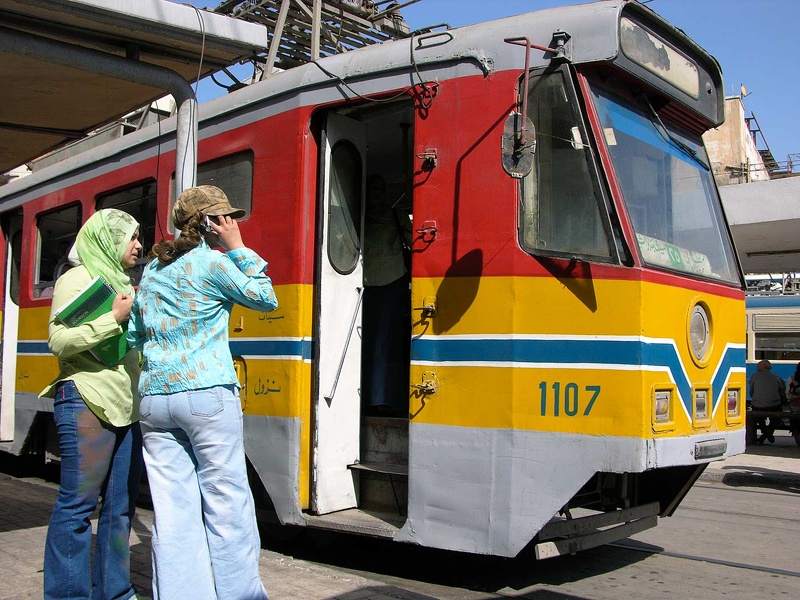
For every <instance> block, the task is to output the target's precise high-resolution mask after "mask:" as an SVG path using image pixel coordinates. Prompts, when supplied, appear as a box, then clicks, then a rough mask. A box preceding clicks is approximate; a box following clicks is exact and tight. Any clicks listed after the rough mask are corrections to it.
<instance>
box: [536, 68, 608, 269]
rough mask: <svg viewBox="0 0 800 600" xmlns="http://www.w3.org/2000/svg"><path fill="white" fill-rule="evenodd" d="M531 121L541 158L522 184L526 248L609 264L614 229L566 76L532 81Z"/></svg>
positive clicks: (543, 77) (554, 76) (554, 74)
mask: <svg viewBox="0 0 800 600" xmlns="http://www.w3.org/2000/svg"><path fill="white" fill-rule="evenodd" d="M528 118H530V120H531V121H532V122H533V124H534V126H535V129H536V154H535V155H534V167H533V169H532V171H531V173H530V174H529V175H528V176H526V177H525V178H524V179H523V182H522V207H521V229H522V232H521V233H522V244H523V246H524V247H525V248H528V249H529V250H531V251H533V252H537V253H551V254H566V255H569V256H573V255H577V256H587V257H594V258H596V259H600V260H605V261H608V260H609V259H610V258H611V256H612V251H611V246H610V244H609V237H610V236H609V233H608V232H609V230H610V225H609V222H608V217H607V214H606V210H605V205H604V201H603V198H602V194H601V192H600V187H599V183H598V179H597V176H596V169H595V166H594V161H593V158H592V152H591V149H590V147H589V146H588V145H587V141H588V137H587V134H586V129H585V127H584V125H583V122H582V120H581V118H580V116H579V113H578V112H577V102H575V101H574V95H573V93H572V91H571V89H570V88H569V87H568V85H567V81H566V79H565V76H564V72H563V71H561V70H559V71H556V72H553V73H550V74H547V75H543V76H541V77H539V78H537V79H534V80H533V83H532V85H531V89H530V90H529V93H528Z"/></svg>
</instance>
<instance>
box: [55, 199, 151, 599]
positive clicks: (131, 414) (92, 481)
mask: <svg viewBox="0 0 800 600" xmlns="http://www.w3.org/2000/svg"><path fill="white" fill-rule="evenodd" d="M138 236H139V224H138V223H137V222H136V220H135V219H134V218H133V217H131V216H130V215H129V214H127V213H125V212H122V211H120V210H116V209H104V210H100V211H98V212H96V213H95V214H93V215H92V216H91V217H89V219H88V220H87V221H86V223H85V224H84V225H83V227H82V228H81V230H80V231H79V232H78V237H77V239H76V240H75V246H74V249H73V250H74V251H73V252H72V253H71V255H72V257H73V262H76V263H78V264H77V265H76V266H75V267H74V268H72V269H70V270H69V271H67V272H66V273H64V275H62V276H61V277H60V278H59V279H58V281H56V285H55V289H54V291H53V310H52V311H51V313H50V325H49V338H48V344H49V346H50V351H51V352H52V353H53V354H55V355H56V356H57V357H58V366H59V374H58V378H57V379H56V380H55V381H54V382H53V383H52V384H50V385H49V386H48V387H47V388H46V389H45V390H44V391H43V392H42V394H41V395H42V396H47V397H50V398H53V399H54V402H53V417H54V419H55V422H56V428H57V430H58V437H59V446H60V448H61V485H60V487H59V490H58V498H57V499H56V505H55V508H54V509H53V515H52V517H51V518H50V526H49V528H48V530H47V541H46V544H45V553H44V597H45V599H46V600H51V599H56V598H93V599H94V598H98V599H100V598H102V599H106V598H108V599H110V598H121V599H127V598H133V597H135V596H136V592H135V590H134V588H133V586H132V585H131V580H130V545H129V541H128V540H129V537H130V529H131V519H132V518H133V513H134V510H135V501H136V496H137V495H138V493H139V479H140V477H141V473H142V453H141V445H142V434H141V431H140V429H139V423H138V420H139V400H138V397H137V396H136V388H137V385H138V382H139V357H138V353H137V352H135V351H129V352H128V353H127V354H126V355H125V356H124V357H123V359H122V360H121V361H120V362H119V363H118V364H117V365H115V366H113V367H109V366H106V365H105V364H103V363H101V362H99V361H98V360H96V359H95V358H94V356H93V355H92V354H91V353H90V352H89V350H90V349H91V348H93V347H94V346H95V345H97V344H98V343H99V342H101V341H103V340H105V339H108V338H110V337H113V336H115V335H118V334H119V333H121V332H122V331H123V329H124V328H127V321H128V317H129V315H130V309H131V305H132V303H133V287H132V286H131V283H130V278H129V277H128V275H127V274H126V272H125V269H128V268H130V267H132V266H133V265H134V264H135V263H136V259H137V258H138V256H139V252H140V251H141V249H142V245H141V244H140V243H139V241H138ZM75 253H77V257H76V256H75ZM97 276H100V277H102V278H103V279H105V280H106V282H108V283H109V284H110V285H111V286H112V287H113V288H114V290H115V291H116V292H117V296H116V298H115V299H114V303H113V306H112V309H111V312H109V313H106V314H104V315H102V316H100V317H98V318H96V319H94V320H93V321H89V322H87V323H83V324H81V325H77V326H75V327H68V326H66V325H64V324H63V323H61V322H60V321H58V319H56V318H55V316H54V312H55V311H56V310H57V309H58V308H60V307H62V306H64V305H66V304H67V303H68V302H69V301H70V300H71V299H72V298H73V297H75V295H76V294H77V293H78V292H80V291H81V290H82V289H84V288H85V287H86V286H87V285H88V284H89V283H90V282H91V281H92V279H93V278H94V277H97ZM100 497H102V499H103V501H102V504H101V505H100V516H99V520H98V524H97V536H96V541H95V547H94V562H93V564H91V563H90V561H91V559H90V557H91V554H92V525H91V522H90V520H89V519H90V517H91V515H92V513H93V512H94V510H95V509H96V508H97V506H98V500H99V498H100Z"/></svg>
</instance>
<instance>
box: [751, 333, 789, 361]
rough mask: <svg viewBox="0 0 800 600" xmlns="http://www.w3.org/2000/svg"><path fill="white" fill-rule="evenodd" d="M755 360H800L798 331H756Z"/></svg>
mask: <svg viewBox="0 0 800 600" xmlns="http://www.w3.org/2000/svg"><path fill="white" fill-rule="evenodd" d="M755 338H756V343H755V350H756V355H755V359H756V360H762V359H767V360H792V361H800V331H789V332H777V331H774V332H770V333H756V335H755Z"/></svg>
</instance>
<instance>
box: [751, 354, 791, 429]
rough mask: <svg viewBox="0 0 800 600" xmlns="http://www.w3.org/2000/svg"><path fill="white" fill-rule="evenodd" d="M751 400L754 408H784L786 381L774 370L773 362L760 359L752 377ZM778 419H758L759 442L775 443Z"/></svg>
mask: <svg viewBox="0 0 800 600" xmlns="http://www.w3.org/2000/svg"><path fill="white" fill-rule="evenodd" d="M750 400H751V405H752V407H753V410H764V411H778V412H780V411H781V410H783V405H784V404H786V382H784V381H783V379H781V378H780V377H779V376H777V375H776V374H775V373H773V372H772V363H771V362H769V361H768V360H760V361H759V362H758V366H757V367H756V372H755V373H753V375H752V376H751V377H750ZM777 423H778V419H777V418H775V417H760V418H758V419H756V427H757V428H760V429H761V436H760V437H759V438H758V440H757V442H758V443H759V444H763V443H764V439H765V438H766V439H767V440H769V443H770V444H774V443H775V428H776V425H777Z"/></svg>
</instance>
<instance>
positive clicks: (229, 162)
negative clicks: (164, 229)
mask: <svg viewBox="0 0 800 600" xmlns="http://www.w3.org/2000/svg"><path fill="white" fill-rule="evenodd" d="M170 183H171V186H172V188H171V192H170V211H172V205H173V204H174V203H175V198H176V194H175V174H174V173H173V174H172V180H171V182H170ZM197 185H213V186H216V187H218V188H219V189H221V190H222V191H223V192H225V195H226V196H227V197H228V201H229V202H230V203H231V206H233V207H234V208H241V209H243V210H244V211H245V212H246V213H247V214H246V215H245V216H244V217H242V218H243V219H246V218H247V217H249V216H250V213H251V212H252V209H253V153H252V152H250V151H248V152H240V153H238V154H233V155H231V156H224V157H222V158H217V159H215V160H211V161H208V162H205V163H203V164H202V165H198V166H197ZM170 214H171V213H170ZM240 220H241V219H240ZM168 229H169V231H170V232H173V229H172V222H171V221H170V223H169V225H168Z"/></svg>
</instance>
